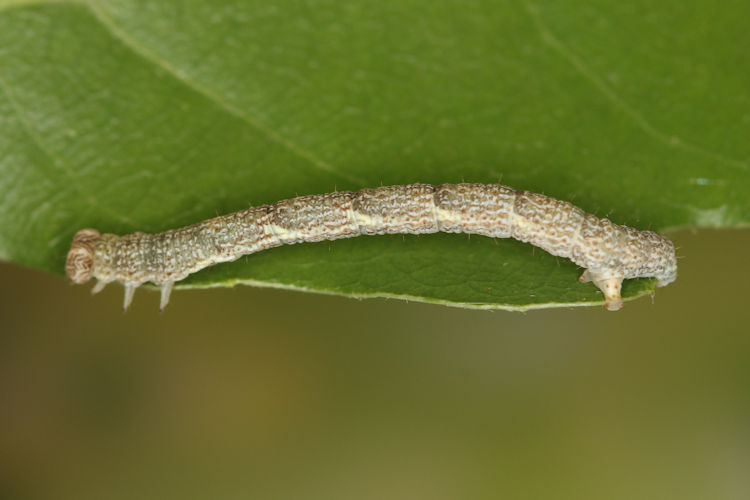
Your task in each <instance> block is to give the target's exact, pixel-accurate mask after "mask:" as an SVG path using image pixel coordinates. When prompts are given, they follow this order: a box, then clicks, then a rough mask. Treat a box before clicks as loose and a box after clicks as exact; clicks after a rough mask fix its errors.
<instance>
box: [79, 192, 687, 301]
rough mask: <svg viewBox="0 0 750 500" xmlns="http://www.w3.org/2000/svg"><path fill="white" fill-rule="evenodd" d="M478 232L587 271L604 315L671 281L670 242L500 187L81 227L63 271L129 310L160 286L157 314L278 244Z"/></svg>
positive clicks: (353, 195) (344, 197) (339, 198)
mask: <svg viewBox="0 0 750 500" xmlns="http://www.w3.org/2000/svg"><path fill="white" fill-rule="evenodd" d="M437 231H444V232H448V233H457V232H464V233H474V234H482V235H485V236H491V237H497V238H508V237H513V238H516V239H518V240H520V241H524V242H528V243H531V244H532V245H535V246H538V247H540V248H543V249H544V250H546V251H548V252H549V253H551V254H552V255H558V256H561V257H566V258H569V259H570V260H572V261H573V262H575V263H576V264H578V265H579V266H581V267H584V268H586V270H585V271H584V273H583V274H582V275H581V277H580V281H582V282H585V281H593V282H594V284H595V285H596V286H597V287H599V289H600V290H601V291H602V293H603V294H604V298H605V305H606V307H607V308H608V309H610V310H617V309H620V308H621V307H622V299H621V297H620V287H621V285H622V280H623V279H628V278H639V277H655V278H657V279H658V283H657V285H658V286H664V285H666V284H668V283H671V282H672V281H674V280H675V279H676V278H677V261H676V258H675V251H674V246H673V245H672V242H671V241H669V240H668V239H666V238H664V237H663V236H659V235H658V234H656V233H653V232H651V231H638V230H636V229H632V228H630V227H626V226H619V225H617V224H614V223H612V222H610V221H609V220H608V219H600V218H598V217H596V216H594V215H591V214H587V213H585V212H584V211H583V210H581V209H580V208H578V207H576V206H574V205H571V204H570V203H568V202H565V201H559V200H555V199H554V198H550V197H549V196H544V195H542V194H536V193H530V192H528V191H516V190H515V189H513V188H509V187H507V186H501V185H499V184H443V185H441V186H431V185H429V184H410V185H407V186H385V187H379V188H375V189H363V190H361V191H357V192H350V191H343V192H336V193H328V194H322V195H313V196H300V197H297V198H292V199H290V200H282V201H278V202H276V203H274V204H272V205H264V206H260V207H254V208H249V209H247V210H242V211H240V212H235V213H233V214H229V215H225V216H222V217H215V218H213V219H209V220H206V221H203V222H199V223H197V224H193V225H191V226H187V227H183V228H180V229H173V230H171V231H166V232H163V233H159V234H145V233H133V234H129V235H125V236H116V235H114V234H100V233H99V232H98V231H97V230H95V229H82V230H80V231H79V232H78V233H77V234H76V236H75V237H74V238H73V244H72V245H71V248H70V252H68V259H67V262H66V266H65V269H66V272H67V273H68V276H69V277H70V278H71V280H73V281H74V282H75V283H85V282H86V281H88V280H89V279H90V278H91V277H94V278H96V279H97V281H98V283H97V285H96V286H95V287H94V290H93V291H94V292H97V291H99V290H101V289H102V288H103V287H104V285H106V284H107V283H110V282H112V281H119V282H120V283H123V284H124V285H125V308H126V309H127V307H128V305H129V304H130V301H131V300H132V298H133V292H134V291H135V289H136V288H137V287H138V286H139V285H141V284H142V283H145V282H147V281H151V282H152V283H155V284H157V285H161V287H162V295H161V307H162V308H164V307H165V306H166V305H167V302H168V301H169V294H170V291H171V289H172V285H173V284H174V283H175V282H176V281H180V280H182V279H184V278H186V277H187V276H188V275H190V274H192V273H194V272H196V271H198V270H200V269H203V268H204V267H207V266H210V265H213V264H216V263H219V262H228V261H232V260H236V259H238V258H239V257H241V256H243V255H247V254H251V253H254V252H258V251H261V250H265V249H267V248H272V247H275V246H279V245H283V244H292V243H301V242H306V241H321V240H333V239H338V238H349V237H352V236H358V235H360V234H368V235H372V234H388V233H412V234H419V233H434V232H437Z"/></svg>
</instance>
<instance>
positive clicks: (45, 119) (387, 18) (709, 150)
mask: <svg viewBox="0 0 750 500" xmlns="http://www.w3.org/2000/svg"><path fill="white" fill-rule="evenodd" d="M728 3H729V4H731V5H724V6H723V7H722V8H721V9H717V8H716V7H715V6H714V5H713V3H711V2H709V1H708V0H699V1H697V2H691V3H690V6H687V5H686V4H685V3H684V2H680V1H677V0H669V1H665V2H658V3H657V4H654V3H653V2H646V1H634V2H605V1H598V2H597V1H586V2H583V1H578V0H576V1H573V2H571V1H568V0H565V1H563V0H558V1H551V2H543V3H542V2H540V3H539V4H535V3H532V2H525V1H521V2H510V1H507V2H502V1H501V2H498V1H494V0H492V1H491V0H485V1H459V0H438V1H428V0H411V1H399V2H395V1H393V2H391V1H385V2H364V1H361V2H356V1H355V2H340V1H337V0H328V1H291V0H284V1H277V2H260V1H239V0H235V1H219V2H204V1H198V0H183V1H176V0H160V1H134V0H129V1H124V0H102V1H96V2H94V1H91V2H29V1H18V0H15V1H7V0H5V1H3V0H0V257H1V258H3V259H6V260H11V261H15V262H18V263H21V264H25V265H29V266H33V267H37V268H42V269H47V270H50V271H52V272H55V273H62V272H63V267H64V259H65V253H66V251H67V249H68V245H69V242H70V239H71V237H72V235H73V234H74V233H75V232H76V231H77V230H78V229H80V228H82V227H95V228H97V229H99V230H101V231H103V232H112V233H117V234H125V233H129V232H133V231H145V232H159V231H163V230H166V229H171V228H174V227H178V226H181V225H186V224H190V223H194V222H197V221H200V220H203V219H206V218H209V217H212V216H214V215H216V214H217V213H219V214H221V213H228V212H232V211H236V210H240V209H243V208H246V207H247V206H249V205H258V204H264V203H271V202H274V201H277V200H279V199H285V198H290V197H293V196H295V195H302V194H314V193H324V192H329V191H332V190H334V189H338V190H357V189H360V188H363V187H374V186H378V185H381V184H384V185H388V184H406V183H412V182H425V183H431V184H441V183H450V182H461V181H462V180H465V181H467V182H498V181H499V180H500V179H502V183H503V184H507V185H510V186H513V187H515V188H517V189H528V190H530V191H535V192H543V193H545V194H547V195H550V196H554V197H556V198H559V199H564V200H568V201H572V202H573V203H575V204H577V205H578V206H580V207H581V208H583V209H584V210H586V211H588V212H592V213H595V214H597V215H599V216H608V217H609V218H611V219H612V220H613V221H614V222H617V223H620V224H627V225H631V226H634V227H637V228H640V229H646V228H650V229H653V230H665V229H670V228H676V227H684V226H692V227H736V226H741V225H747V224H748V221H750V166H749V165H750V163H749V162H750V141H748V140H747V138H748V137H750V86H749V85H748V82H750V59H749V58H748V57H747V53H748V49H750V32H748V30H747V28H746V20H747V19H748V18H750V4H748V3H747V2H742V1H734V2H731V1H730V2H728ZM579 274H580V269H578V268H577V266H575V265H574V264H572V263H571V262H569V261H568V260H565V259H555V258H554V257H551V256H550V255H548V254H546V253H545V252H543V251H541V250H538V249H536V250H535V249H534V248H533V247H531V246H529V245H527V244H523V243H519V242H517V241H514V240H497V241H494V240H491V239H488V238H484V237H480V236H474V237H471V238H467V237H466V236H465V235H445V234H436V235H424V236H419V237H417V236H405V237H402V236H398V235H397V236H379V237H361V238H355V239H350V240H340V241H336V242H321V243H316V244H304V245H295V246H291V247H284V248H278V249H274V250H270V251H267V252H262V253H259V254H255V255H252V256H250V257H248V258H246V259H241V260H239V261H237V262H234V263H228V264H222V265H218V266H214V267H212V268H209V269H206V270H204V271H202V272H200V273H197V274H195V275H193V276H191V277H190V278H188V279H187V280H185V281H184V282H182V283H181V285H183V286H216V285H231V284H234V283H237V282H245V283H251V284H258V285H266V286H280V287H291V288H298V289H306V290H312V291H319V292H327V293H340V294H348V295H354V296H392V297H407V298H412V299H415V300H425V301H432V302H440V303H447V304H453V305H464V306H476V307H504V308H530V307H544V306H548V305H560V304H566V305H567V304H585V303H592V302H596V303H600V302H601V294H600V293H599V292H598V291H597V290H596V289H595V288H594V287H593V286H592V285H591V284H580V283H578V282H577V281H576V278H577V276H578V275H579ZM653 285H654V283H653V282H652V280H634V281H631V282H628V283H626V285H625V287H624V290H623V294H624V296H625V297H635V296H638V295H641V294H644V293H649V292H650V291H651V290H652V289H653Z"/></svg>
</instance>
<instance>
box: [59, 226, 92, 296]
mask: <svg viewBox="0 0 750 500" xmlns="http://www.w3.org/2000/svg"><path fill="white" fill-rule="evenodd" d="M100 238H101V234H100V233H99V231H97V230H96V229H81V230H80V231H78V232H77V233H76V235H75V236H74V237H73V243H72V244H71V245H70V250H69V251H68V260H67V261H66V262H65V272H66V273H68V277H69V278H70V279H71V280H72V281H73V283H77V284H79V285H80V284H81V283H86V282H87V281H88V280H90V279H91V275H92V273H93V268H94V247H95V246H96V242H97V241H99V239H100Z"/></svg>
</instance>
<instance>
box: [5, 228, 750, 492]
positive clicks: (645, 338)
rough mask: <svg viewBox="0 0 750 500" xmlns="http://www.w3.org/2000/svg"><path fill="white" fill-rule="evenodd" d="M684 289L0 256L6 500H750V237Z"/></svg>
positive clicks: (705, 234)
mask: <svg viewBox="0 0 750 500" xmlns="http://www.w3.org/2000/svg"><path fill="white" fill-rule="evenodd" d="M670 236H672V237H673V239H674V241H675V243H676V244H677V245H678V246H679V247H681V248H680V250H679V253H680V254H681V255H683V256H685V258H683V259H682V260H681V261H680V277H679V279H678V281H677V282H676V283H674V284H672V285H670V286H668V287H666V288H663V289H659V290H657V294H656V296H655V297H654V300H653V302H652V301H651V300H649V299H648V298H645V299H641V300H638V301H635V302H629V303H627V304H626V308H625V309H624V310H623V311H620V312H617V313H610V312H607V311H605V310H604V309H603V308H601V307H594V308H577V309H562V310H545V311H533V312H529V313H525V314H523V313H509V312H502V311H497V312H482V311H468V310H460V309H452V308H447V307H442V306H433V305H425V304H417V303H404V302H400V301H395V300H366V301H357V300H351V299H347V298H341V297H328V296H320V295H312V294H302V293H295V292H285V291H279V290H270V289H254V288H248V287H237V288H234V289H214V290H201V291H176V292H175V293H174V294H173V296H172V300H171V303H170V305H169V307H168V308H167V310H166V312H165V313H164V314H160V313H159V312H158V294H157V293H154V292H148V291H143V290H139V291H138V292H137V293H136V297H135V301H134V306H133V308H132V310H131V311H129V312H128V313H127V314H125V315H123V314H122V311H121V301H122V288H120V287H117V286H110V287H109V288H108V289H107V290H105V291H104V292H103V293H102V294H101V295H98V296H94V297H92V296H90V295H89V288H90V287H78V286H71V285H69V283H68V282H67V281H66V280H64V279H63V278H61V277H59V276H52V275H49V274H44V273H41V272H37V271H33V270H29V269H21V268H18V267H15V266H12V265H9V264H2V265H0V280H1V281H0V283H2V284H0V315H1V317H2V323H1V325H2V326H1V327H2V334H0V488H2V492H4V493H3V495H2V497H3V498H77V499H89V498H91V499H130V498H178V497H179V498H284V499H286V498H289V499H292V498H294V499H306V498H324V499H353V498H356V499H380V498H389V499H400V498H404V499H421V498H429V499H443V498H445V499H457V498H500V497H512V498H578V499H580V498H592V499H594V498H597V499H601V498H607V499H620V498H621V499H626V498H627V499H631V498H682V499H687V498H712V499H716V498H732V499H734V498H737V499H740V498H750V326H749V323H750V303H749V301H748V299H749V298H750V294H748V282H749V280H748V278H750V259H748V249H749V248H750V231H747V230H745V231H721V232H715V231H701V232H698V233H691V232H687V231H684V232H680V233H676V234H673V235H670Z"/></svg>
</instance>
